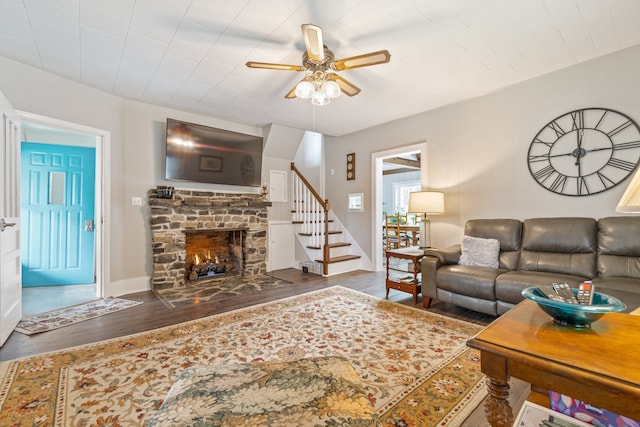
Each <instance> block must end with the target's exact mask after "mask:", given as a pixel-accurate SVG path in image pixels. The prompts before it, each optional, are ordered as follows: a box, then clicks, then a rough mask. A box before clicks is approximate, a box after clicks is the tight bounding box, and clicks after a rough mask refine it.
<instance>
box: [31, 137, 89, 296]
mask: <svg viewBox="0 0 640 427" xmlns="http://www.w3.org/2000/svg"><path fill="white" fill-rule="evenodd" d="M21 153H22V155H21V157H22V160H21V175H22V178H21V188H22V189H21V193H22V194H21V199H22V202H21V203H22V212H21V217H22V220H23V233H22V248H23V249H22V285H23V286H24V287H30V286H49V285H75V284H87V283H94V281H95V239H94V206H95V203H94V202H95V156H96V152H95V148H92V147H76V146H67V145H57V144H41V143H33V142H23V143H22V147H21Z"/></svg>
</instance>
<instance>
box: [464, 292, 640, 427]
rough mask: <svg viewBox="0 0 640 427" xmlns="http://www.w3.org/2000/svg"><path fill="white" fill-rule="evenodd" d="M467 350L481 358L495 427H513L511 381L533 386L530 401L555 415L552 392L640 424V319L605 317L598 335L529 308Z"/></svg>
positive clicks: (528, 304) (524, 305) (511, 314)
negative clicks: (475, 350)
mask: <svg viewBox="0 0 640 427" xmlns="http://www.w3.org/2000/svg"><path fill="white" fill-rule="evenodd" d="M467 345H468V346H469V347H473V348H476V349H478V350H480V354H481V361H480V364H481V367H482V372H483V373H484V374H485V375H487V377H488V378H487V386H488V389H489V396H488V397H487V399H486V401H485V413H486V415H487V419H488V420H489V423H490V424H491V426H493V427H498V426H499V427H511V426H512V424H513V411H512V409H511V407H510V406H509V402H508V400H507V399H508V397H509V384H508V381H509V378H510V377H515V378H519V379H521V380H523V381H526V382H528V383H530V384H531V390H532V391H531V395H530V396H529V399H528V400H530V401H533V402H535V403H538V404H541V405H544V406H547V407H549V390H553V391H556V392H558V393H562V394H565V395H567V396H571V397H573V398H575V399H580V400H582V401H584V402H588V403H590V404H592V405H595V406H600V407H602V408H604V409H607V410H609V411H612V412H615V413H617V414H620V415H624V416H626V417H629V418H631V419H634V420H640V404H639V403H638V402H640V316H631V315H628V314H624V313H610V314H605V315H604V316H602V317H601V318H600V319H599V320H597V321H596V322H594V323H593V324H592V325H591V328H590V329H574V328H571V327H566V326H560V325H556V324H555V323H553V322H552V321H551V317H549V315H547V314H546V313H545V312H543V311H542V310H541V309H540V308H539V307H538V306H537V304H535V303H534V302H532V301H529V300H525V301H522V302H521V303H520V304H518V305H517V306H516V307H514V308H512V309H511V310H509V311H508V312H507V313H505V314H503V315H502V316H501V317H499V318H498V319H496V320H495V321H494V322H493V323H491V324H490V325H489V326H488V327H487V328H486V329H484V330H483V331H482V332H480V333H478V334H477V335H476V336H475V337H473V338H471V339H470V340H469V341H468V342H467Z"/></svg>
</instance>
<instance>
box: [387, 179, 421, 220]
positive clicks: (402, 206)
mask: <svg viewBox="0 0 640 427" xmlns="http://www.w3.org/2000/svg"><path fill="white" fill-rule="evenodd" d="M421 189H422V187H421V186H420V181H405V182H397V183H395V184H393V203H394V206H395V210H396V212H399V213H402V214H405V213H407V209H408V207H409V193H411V192H412V191H420V190H421Z"/></svg>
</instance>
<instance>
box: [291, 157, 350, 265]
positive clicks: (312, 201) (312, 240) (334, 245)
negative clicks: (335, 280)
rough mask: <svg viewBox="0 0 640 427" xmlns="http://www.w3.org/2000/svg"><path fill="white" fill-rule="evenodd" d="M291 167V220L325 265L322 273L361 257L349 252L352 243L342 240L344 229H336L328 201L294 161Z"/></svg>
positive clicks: (299, 234) (300, 236) (318, 260)
mask: <svg viewBox="0 0 640 427" xmlns="http://www.w3.org/2000/svg"><path fill="white" fill-rule="evenodd" d="M291 170H292V171H293V172H294V174H293V206H292V209H291V213H292V215H293V220H292V223H293V224H294V227H296V230H297V231H298V232H297V236H298V239H299V240H300V241H301V243H302V244H303V245H304V247H305V248H306V249H307V250H308V252H309V251H310V252H311V254H310V255H313V256H310V258H311V259H313V258H315V261H316V262H318V263H321V264H322V274H323V275H324V276H328V275H330V274H331V265H332V264H337V263H344V262H349V261H354V260H359V259H360V258H361V256H360V255H353V254H351V253H349V248H350V247H351V243H349V242H345V241H343V239H342V237H343V234H344V233H343V231H342V230H341V229H335V221H334V220H333V219H330V218H329V217H330V209H329V201H328V200H326V199H324V200H323V199H322V198H321V197H320V195H319V194H318V192H317V191H316V190H315V189H314V188H313V187H312V186H311V184H309V181H307V179H306V178H305V177H304V176H303V175H302V174H301V173H300V171H299V170H298V169H297V168H296V167H295V164H294V163H291ZM332 225H333V226H334V227H332Z"/></svg>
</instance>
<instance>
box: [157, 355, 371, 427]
mask: <svg viewBox="0 0 640 427" xmlns="http://www.w3.org/2000/svg"><path fill="white" fill-rule="evenodd" d="M148 425H149V426H150V427H152V426H154V427H158V426H176V425H180V426H182V425H194V426H196V425H198V426H205V425H207V426H208V425H211V426H214V425H216V426H220V425H226V426H245V425H358V426H375V425H377V416H376V415H375V411H374V409H373V405H372V404H371V402H370V401H369V399H368V398H367V395H366V393H365V392H364V390H363V389H362V388H361V386H360V379H359V378H358V376H357V374H356V372H355V370H354V369H353V367H352V366H351V364H350V363H349V362H348V361H347V360H346V359H344V358H341V357H318V358H308V359H301V360H297V361H293V362H272V363H241V364H228V365H222V366H215V367H214V366H201V367H195V368H189V369H186V370H185V371H184V372H183V373H182V374H181V375H180V376H179V377H178V379H177V380H176V382H175V383H174V384H173V386H172V387H171V389H170V390H169V393H168V394H167V397H166V399H165V400H164V402H163V403H162V406H161V407H160V409H158V411H157V413H156V414H155V416H154V417H153V418H152V419H151V421H150V423H149V424H148Z"/></svg>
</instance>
